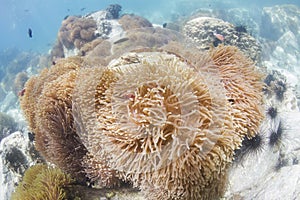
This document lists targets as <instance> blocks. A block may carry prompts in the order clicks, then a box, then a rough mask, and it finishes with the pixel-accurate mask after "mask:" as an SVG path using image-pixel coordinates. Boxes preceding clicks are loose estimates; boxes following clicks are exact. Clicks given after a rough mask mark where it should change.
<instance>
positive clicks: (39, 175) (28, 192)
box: [11, 165, 73, 200]
mask: <svg viewBox="0 0 300 200" xmlns="http://www.w3.org/2000/svg"><path fill="white" fill-rule="evenodd" d="M72 182H73V181H72V179H71V178H70V176H69V175H66V174H64V173H63V172H62V171H61V170H60V169H57V168H50V167H47V166H46V165H35V166H32V167H31V168H29V169H28V170H27V171H26V172H25V175H24V177H23V180H22V182H21V183H20V184H19V185H18V187H17V188H16V191H15V192H14V193H13V194H12V198H11V199H12V200H20V199H23V200H53V199H57V200H63V199H66V192H65V191H64V189H63V188H64V187H66V186H67V185H68V184H71V183H72Z"/></svg>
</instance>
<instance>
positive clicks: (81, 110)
mask: <svg viewBox="0 0 300 200" xmlns="http://www.w3.org/2000/svg"><path fill="white" fill-rule="evenodd" d="M139 32H140V33H142V34H140V35H138V37H135V38H141V39H139V40H137V42H135V43H133V44H131V45H132V47H130V48H128V47H127V46H126V45H124V44H125V43H126V42H127V41H130V40H131V38H134V34H133V35H129V34H128V38H129V39H128V40H126V41H125V42H124V44H123V45H124V46H122V47H120V49H119V52H123V51H124V49H126V50H131V49H132V48H134V46H135V48H137V50H136V51H133V52H131V53H125V54H123V55H122V56H120V57H119V58H117V59H114V60H112V59H113V57H110V56H108V60H109V59H110V60H111V62H109V64H108V66H106V67H91V68H89V67H81V66H82V65H83V64H84V63H83V61H82V59H79V58H76V57H75V58H68V59H64V60H62V61H61V62H58V63H56V65H53V66H52V67H51V68H50V69H46V70H44V71H43V72H42V73H41V74H40V75H39V76H37V77H33V78H31V79H30V80H29V81H28V83H27V84H26V87H25V89H26V92H25V94H24V96H22V97H21V105H22V108H23V110H24V113H25V115H26V116H27V119H28V120H29V124H30V127H31V129H32V130H33V132H34V133H35V137H36V146H37V149H38V150H39V151H40V152H41V153H42V155H43V156H44V157H45V158H46V159H47V160H48V161H50V162H52V163H55V164H56V165H57V166H58V167H60V168H62V169H63V170H64V171H66V172H69V173H70V174H72V175H73V176H74V178H76V179H78V180H81V181H82V180H84V177H87V178H88V179H89V180H90V181H91V183H92V184H94V185H95V186H98V187H103V186H105V187H110V186H114V185H118V184H120V180H119V179H123V180H124V181H129V182H131V183H132V184H133V185H134V186H135V187H139V188H141V189H142V190H143V191H144V193H145V196H146V197H147V198H148V199H174V198H175V199H176V198H179V199H211V198H213V199H215V198H219V197H221V196H222V195H223V194H224V191H225V188H226V182H227V169H228V167H229V165H230V163H231V161H232V160H233V154H234V150H235V149H237V148H239V146H240V145H241V142H242V140H243V138H244V137H246V136H247V137H249V138H251V137H254V136H255V135H256V132H257V131H256V130H257V129H258V126H259V124H260V122H261V120H262V118H263V113H262V112H261V109H260V108H261V105H262V95H261V94H260V93H261V90H262V82H261V78H262V76H261V75H260V73H259V72H258V71H256V70H255V69H254V65H253V63H252V62H251V61H250V60H248V59H247V58H246V57H244V56H243V55H242V53H240V51H239V50H238V49H237V48H235V47H232V46H222V45H221V46H219V47H217V48H215V49H212V50H211V51H209V52H206V53H204V52H200V51H198V50H196V49H193V48H192V47H189V46H188V45H187V46H184V44H183V45H181V44H180V43H178V42H175V41H176V40H177V41H179V42H182V41H181V40H180V39H182V38H180V37H178V35H176V34H174V36H173V37H171V38H173V39H170V35H168V34H167V33H170V31H168V30H165V29H145V30H144V31H141V30H140V31H139ZM144 33H147V34H149V33H150V34H149V36H148V35H145V34H144ZM151 34H152V35H153V34H154V36H152V37H150V35H151ZM149 38H150V39H149ZM166 38H168V39H166ZM119 44H120V43H115V45H119ZM145 47H148V48H145ZM120 54H121V53H120ZM117 55H118V54H117ZM114 56H115V55H114ZM103 57H106V56H105V55H104V56H103ZM108 60H107V61H108ZM241 80H243V83H240V82H241ZM238 83H239V84H238ZM254 116H255V117H254ZM174 177H176V178H174Z"/></svg>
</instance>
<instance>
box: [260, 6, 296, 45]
mask: <svg viewBox="0 0 300 200" xmlns="http://www.w3.org/2000/svg"><path fill="white" fill-rule="evenodd" d="M299 24H300V9H299V7H297V6H296V5H292V4H291V5H278V6H274V7H265V8H263V14H262V20H261V29H260V32H261V36H263V37H265V38H268V39H271V40H274V41H276V40H278V39H279V38H280V37H281V36H282V35H283V34H284V33H286V32H287V31H292V32H293V33H294V34H295V35H298V34H299V30H300V25H299ZM262 27H263V28H262Z"/></svg>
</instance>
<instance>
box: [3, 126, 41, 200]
mask: <svg viewBox="0 0 300 200" xmlns="http://www.w3.org/2000/svg"><path fill="white" fill-rule="evenodd" d="M38 161H41V158H40V157H39V154H38V152H37V151H36V150H35V149H34V146H33V143H32V141H31V140H30V139H29V136H28V134H26V133H22V132H15V133H12V134H11V135H9V136H7V137H5V138H4V139H2V141H1V143H0V197H2V198H1V199H10V195H11V193H12V191H13V190H14V187H15V186H16V185H17V183H18V182H19V181H20V179H21V178H22V175H23V174H24V172H25V170H26V169H27V168H28V167H29V166H31V165H34V164H35V163H37V162H38Z"/></svg>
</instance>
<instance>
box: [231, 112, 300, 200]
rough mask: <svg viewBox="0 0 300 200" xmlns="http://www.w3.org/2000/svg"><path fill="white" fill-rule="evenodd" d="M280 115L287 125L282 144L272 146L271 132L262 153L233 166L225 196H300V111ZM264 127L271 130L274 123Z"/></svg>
mask: <svg viewBox="0 0 300 200" xmlns="http://www.w3.org/2000/svg"><path fill="white" fill-rule="evenodd" d="M280 115H281V118H282V119H284V120H283V122H284V125H283V126H284V127H285V128H284V132H283V136H282V141H281V142H280V143H281V144H280V145H279V146H274V147H270V145H269V143H268V142H269V141H268V140H269V137H270V135H269V132H267V133H266V134H265V135H264V140H265V144H264V147H263V150H262V151H261V152H259V153H258V154H255V155H252V156H251V157H250V156H249V158H248V159H246V160H244V161H243V162H242V163H239V164H237V165H233V166H232V168H231V172H230V174H229V184H228V185H229V188H228V191H227V194H226V196H225V199H244V200H250V199H260V200H264V199H266V197H267V198H268V199H274V200H275V199H299V197H300V188H299V183H300V177H299V173H300V165H299V159H300V150H299V149H300V144H299V140H300V135H299V131H300V128H299V123H300V112H299V111H297V112H287V113H283V112H281V113H280ZM264 126H266V130H268V129H269V128H270V122H268V121H265V124H264Z"/></svg>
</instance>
